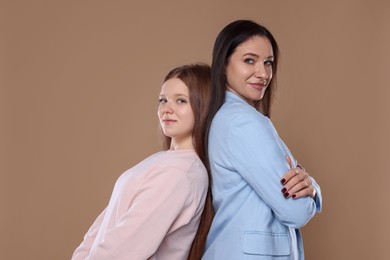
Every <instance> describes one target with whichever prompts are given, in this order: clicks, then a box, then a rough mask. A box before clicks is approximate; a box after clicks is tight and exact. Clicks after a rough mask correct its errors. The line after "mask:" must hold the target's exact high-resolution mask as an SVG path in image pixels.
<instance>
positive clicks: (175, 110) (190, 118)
mask: <svg viewBox="0 0 390 260" xmlns="http://www.w3.org/2000/svg"><path fill="white" fill-rule="evenodd" d="M159 103H160V104H159V106H158V112H157V114H158V118H159V120H160V125H161V128H162V130H163V132H164V134H165V135H166V136H168V137H171V138H172V140H171V149H172V150H177V149H193V148H194V147H193V143H192V131H193V129H194V122H195V119H194V112H193V111H192V108H191V105H190V96H189V91H188V87H187V86H186V85H185V84H184V82H183V81H181V80H180V79H178V78H171V79H169V80H167V81H166V82H164V84H163V85H162V87H161V92H160V96H159Z"/></svg>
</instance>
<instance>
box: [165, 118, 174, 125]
mask: <svg viewBox="0 0 390 260" xmlns="http://www.w3.org/2000/svg"><path fill="white" fill-rule="evenodd" d="M162 121H163V122H164V123H165V124H172V123H175V122H176V121H177V120H174V119H170V118H163V120H162Z"/></svg>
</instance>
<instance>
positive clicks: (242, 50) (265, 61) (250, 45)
mask: <svg viewBox="0 0 390 260" xmlns="http://www.w3.org/2000/svg"><path fill="white" fill-rule="evenodd" d="M273 60H274V55H273V51H272V46H271V43H270V41H269V40H268V39H267V38H265V37H260V36H254V37H252V38H250V39H248V40H247V41H245V42H243V43H241V44H240V45H238V46H237V48H236V49H235V50H234V52H233V54H232V55H231V56H230V59H229V61H228V64H227V66H226V78H227V89H228V90H230V91H232V92H233V93H236V94H237V95H239V96H240V97H241V98H243V99H244V100H245V101H246V102H248V103H249V104H250V105H254V103H255V101H258V100H260V99H262V98H263V96H264V93H265V91H266V89H267V87H268V84H269V82H270V81H271V79H272V63H273Z"/></svg>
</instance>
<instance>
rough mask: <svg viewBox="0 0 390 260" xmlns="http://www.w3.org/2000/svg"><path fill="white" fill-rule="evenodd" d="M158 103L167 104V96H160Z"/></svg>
mask: <svg viewBox="0 0 390 260" xmlns="http://www.w3.org/2000/svg"><path fill="white" fill-rule="evenodd" d="M158 103H160V104H165V103H167V99H166V98H159V99H158Z"/></svg>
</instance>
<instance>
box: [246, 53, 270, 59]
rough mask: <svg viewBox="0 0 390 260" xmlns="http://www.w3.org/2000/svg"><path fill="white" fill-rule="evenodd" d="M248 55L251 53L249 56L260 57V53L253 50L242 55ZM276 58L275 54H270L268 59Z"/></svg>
mask: <svg viewBox="0 0 390 260" xmlns="http://www.w3.org/2000/svg"><path fill="white" fill-rule="evenodd" d="M247 55H249V56H254V57H256V58H260V56H259V55H257V54H255V53H252V52H247V53H245V54H244V55H242V56H247ZM274 58H275V57H274V56H273V55H270V56H268V57H267V58H266V59H274Z"/></svg>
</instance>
